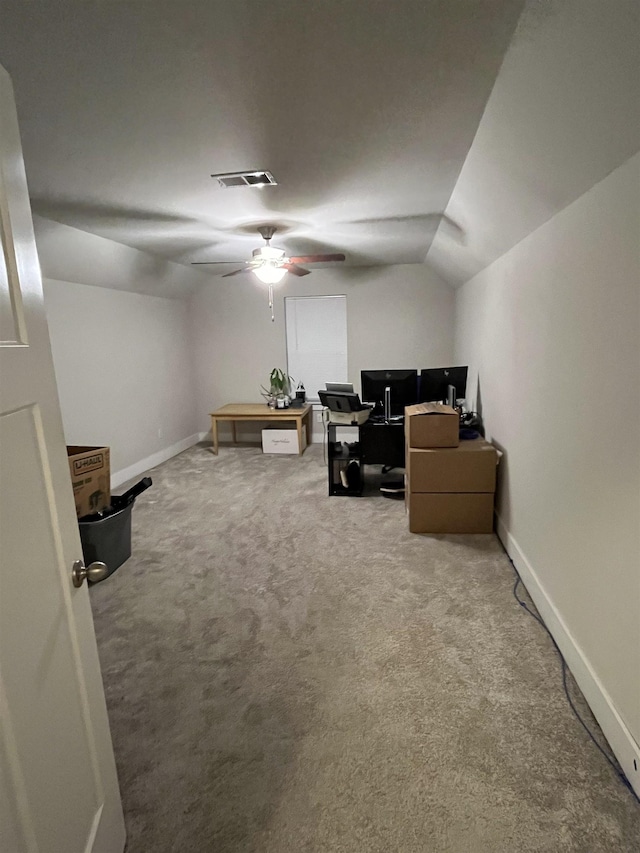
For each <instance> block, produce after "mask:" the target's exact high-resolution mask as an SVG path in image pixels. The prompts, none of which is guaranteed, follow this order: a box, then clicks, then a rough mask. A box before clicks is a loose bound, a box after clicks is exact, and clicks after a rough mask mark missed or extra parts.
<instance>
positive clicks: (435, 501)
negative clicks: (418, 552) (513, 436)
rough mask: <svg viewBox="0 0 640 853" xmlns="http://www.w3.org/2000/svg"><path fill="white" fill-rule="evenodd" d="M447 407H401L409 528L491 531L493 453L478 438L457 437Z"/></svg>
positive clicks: (456, 425) (455, 418)
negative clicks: (402, 410) (403, 417)
mask: <svg viewBox="0 0 640 853" xmlns="http://www.w3.org/2000/svg"><path fill="white" fill-rule="evenodd" d="M458 433H459V419H458V414H457V412H456V411H455V410H454V409H452V408H450V407H449V406H442V405H440V404H437V403H423V404H419V405H417V406H409V407H408V408H407V409H406V411H405V436H406V443H407V448H406V472H407V474H406V489H405V500H406V503H407V509H408V512H409V530H410V531H411V532H412V533H491V531H492V530H493V502H494V492H495V486H496V464H497V454H496V450H495V448H494V447H492V445H490V444H489V443H488V442H487V441H485V440H484V439H482V438H478V439H475V440H473V441H463V442H462V443H460V442H459V440H458Z"/></svg>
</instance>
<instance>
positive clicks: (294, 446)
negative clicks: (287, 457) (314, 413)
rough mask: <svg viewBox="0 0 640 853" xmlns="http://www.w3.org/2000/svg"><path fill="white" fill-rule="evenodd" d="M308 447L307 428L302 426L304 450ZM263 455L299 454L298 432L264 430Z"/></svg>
mask: <svg viewBox="0 0 640 853" xmlns="http://www.w3.org/2000/svg"><path fill="white" fill-rule="evenodd" d="M306 446H307V426H306V424H303V426H302V450H304V448H305V447H306ZM262 452H263V453H299V452H300V448H299V447H298V430H297V429H277V428H276V427H267V428H266V429H263V430H262Z"/></svg>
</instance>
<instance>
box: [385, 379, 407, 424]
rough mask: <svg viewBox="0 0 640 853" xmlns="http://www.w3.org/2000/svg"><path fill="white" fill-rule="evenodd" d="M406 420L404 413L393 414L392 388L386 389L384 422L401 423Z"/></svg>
mask: <svg viewBox="0 0 640 853" xmlns="http://www.w3.org/2000/svg"><path fill="white" fill-rule="evenodd" d="M403 421H404V415H392V414H391V388H390V387H389V386H387V387H386V388H385V389H384V422H385V424H399V423H402V422H403Z"/></svg>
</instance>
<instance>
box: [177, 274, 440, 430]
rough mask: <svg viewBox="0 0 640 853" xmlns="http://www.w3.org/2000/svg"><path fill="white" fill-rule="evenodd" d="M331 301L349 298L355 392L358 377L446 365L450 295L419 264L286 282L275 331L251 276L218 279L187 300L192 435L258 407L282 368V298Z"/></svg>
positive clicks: (280, 295) (261, 290) (261, 288)
mask: <svg viewBox="0 0 640 853" xmlns="http://www.w3.org/2000/svg"><path fill="white" fill-rule="evenodd" d="M336 293H340V294H346V296H347V330H348V350H349V355H348V358H349V362H348V364H349V380H350V381H352V382H353V383H354V384H355V385H356V386H357V387H359V382H360V371H361V370H362V369H378V368H407V367H416V368H420V367H432V366H440V365H447V364H450V362H451V357H452V353H453V321H454V312H455V295H454V292H453V291H452V290H451V288H450V287H449V286H448V285H446V284H444V283H443V282H442V280H441V279H440V278H439V277H438V276H437V274H436V273H434V272H432V271H431V270H429V268H428V267H426V266H424V265H422V264H406V265H400V266H393V267H375V268H374V267H371V268H363V267H357V268H353V267H352V268H348V267H347V268H342V269H340V268H332V269H325V270H319V269H314V270H313V273H312V275H309V276H305V277H304V278H301V279H294V278H293V276H287V277H286V279H285V281H284V283H283V284H282V285H279V286H278V288H277V292H276V302H275V312H276V320H275V323H272V322H271V318H270V314H269V309H268V305H267V293H266V287H265V286H264V285H259V284H258V283H257V281H256V280H255V276H250V275H246V276H237V277H234V278H229V279H223V278H217V279H216V280H214V281H212V283H211V285H210V286H209V287H207V288H204V289H202V290H201V291H200V292H199V293H197V294H196V295H194V296H193V297H192V298H191V300H190V301H191V315H192V324H193V345H194V347H195V362H196V374H197V377H198V379H197V382H198V385H197V396H198V429H200V430H202V431H205V430H208V429H209V428H210V423H209V418H208V414H209V412H211V411H213V410H214V409H216V408H218V407H219V406H223V405H224V404H225V403H231V402H235V403H241V402H261V401H262V398H261V397H260V385H264V384H266V383H267V380H268V376H269V373H270V371H271V369H272V368H273V367H282V368H285V367H286V342H285V326H284V303H283V299H284V297H285V296H321V295H327V294H336ZM294 378H295V377H294ZM330 378H331V377H327V379H330ZM315 390H317V389H315ZM221 434H222V427H221ZM247 434H250V435H252V437H253V438H256V437H257V438H259V435H258V434H257V432H256V431H253V432H252V433H251V431H249V432H248V433H244V435H247ZM223 438H224V435H223Z"/></svg>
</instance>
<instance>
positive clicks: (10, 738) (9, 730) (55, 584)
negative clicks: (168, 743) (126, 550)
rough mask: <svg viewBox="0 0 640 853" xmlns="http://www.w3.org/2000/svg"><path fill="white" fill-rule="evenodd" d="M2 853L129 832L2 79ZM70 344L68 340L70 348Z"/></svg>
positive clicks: (70, 849)
mask: <svg viewBox="0 0 640 853" xmlns="http://www.w3.org/2000/svg"><path fill="white" fill-rule="evenodd" d="M0 233H1V237H2V252H1V253H0V726H1V731H0V850H1V851H6V852H7V853H22V851H29V853H31V851H39V853H45V851H46V853H85V851H86V853H88V851H95V853H99V851H100V853H102V851H104V852H105V853H121V851H122V850H123V848H124V841H125V830H124V821H123V817H122V808H121V805H120V794H119V790H118V781H117V776H116V768H115V762H114V758H113V750H112V746H111V736H110V733H109V724H108V720H107V712H106V706H105V700H104V693H103V689H102V680H101V676H100V667H99V662H98V654H97V649H96V641H95V635H94V631H93V622H92V617H91V609H90V605H89V596H88V592H87V586H86V582H85V584H84V585H83V586H82V587H81V588H79V589H76V588H75V587H74V586H73V583H72V578H71V568H72V565H73V562H74V561H75V560H77V559H78V558H81V557H82V550H81V546H80V538H79V534H78V526H77V523H76V518H75V508H74V502H73V493H72V489H71V481H70V476H69V470H68V465H67V459H66V450H65V446H64V438H63V432H62V421H61V417H60V408H59V404H58V394H57V389H56V383H55V376H54V372H53V362H52V360H51V349H50V344H49V334H48V330H47V322H46V317H45V313H44V303H43V297H42V283H41V279H40V269H39V265H38V258H37V254H36V248H35V241H34V236H33V225H32V221H31V211H30V207H29V200H28V196H27V185H26V179H25V173H24V166H23V161H22V153H21V147H20V139H19V134H18V125H17V120H16V115H15V106H14V102H13V92H12V87H11V82H10V80H9V76H8V74H7V73H6V71H5V70H4V69H3V68H1V67H0ZM69 345H70V346H72V345H73V342H72V341H70V342H69Z"/></svg>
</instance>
